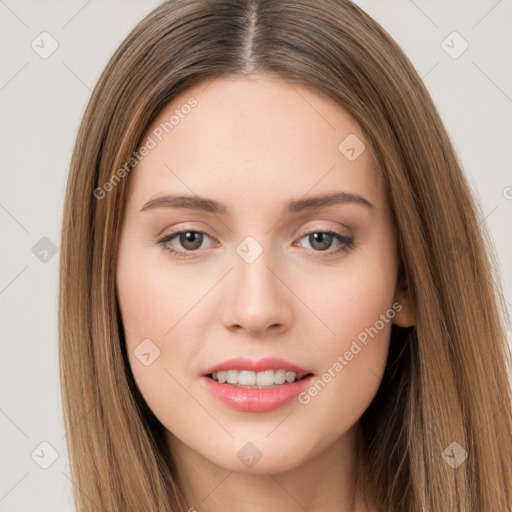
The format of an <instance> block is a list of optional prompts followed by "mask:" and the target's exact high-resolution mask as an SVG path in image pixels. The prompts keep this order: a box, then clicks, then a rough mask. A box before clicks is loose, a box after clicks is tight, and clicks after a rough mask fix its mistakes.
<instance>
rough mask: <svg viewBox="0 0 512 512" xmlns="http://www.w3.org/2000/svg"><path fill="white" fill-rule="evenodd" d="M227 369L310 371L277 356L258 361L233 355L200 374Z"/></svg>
mask: <svg viewBox="0 0 512 512" xmlns="http://www.w3.org/2000/svg"><path fill="white" fill-rule="evenodd" d="M227 370H249V371H252V372H264V371H265V370H286V371H287V372H295V373H306V374H308V373H312V372H311V371H309V370H306V369H304V368H301V367H300V366H297V365H296V364H293V363H290V362H289V361H285V360H284V359H279V358H278V357H265V358H263V359H260V360H258V361H253V360H252V359H248V358H246V357H235V358H233V359H229V360H227V361H224V362H222V363H220V364H216V365H215V366H212V367H210V368H208V369H206V370H205V371H204V372H203V373H202V375H209V374H210V373H214V372H223V371H227ZM299 382H300V381H299Z"/></svg>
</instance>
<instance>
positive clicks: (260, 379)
mask: <svg viewBox="0 0 512 512" xmlns="http://www.w3.org/2000/svg"><path fill="white" fill-rule="evenodd" d="M305 375H306V374H305V373H295V372H287V371H286V370H265V371H264V372H251V371H248V370H227V371H222V372H215V373H212V378H213V380H216V381H217V382H220V383H221V384H223V383H225V382H227V383H228V384H233V385H235V386H241V387H254V388H260V387H270V386H275V385H276V384H284V383H285V382H287V383H291V382H295V381H298V380H301V379H302V378H303V377H304V376H305Z"/></svg>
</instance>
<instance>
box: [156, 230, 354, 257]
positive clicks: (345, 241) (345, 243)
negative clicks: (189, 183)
mask: <svg viewBox="0 0 512 512" xmlns="http://www.w3.org/2000/svg"><path fill="white" fill-rule="evenodd" d="M183 233H200V234H202V235H206V236H207V237H208V238H210V239H212V240H215V239H214V238H213V237H211V236H210V235H208V233H205V232H204V231H199V230H194V229H185V230H181V231H175V232H174V233H170V234H168V235H164V236H163V237H162V238H161V239H159V240H158V241H157V243H158V244H160V245H162V247H163V249H164V250H166V251H168V252H170V253H171V254H172V255H173V257H176V258H190V257H194V256H192V254H194V253H196V252H198V249H196V250H194V251H177V250H176V249H173V248H171V247H169V246H168V245H166V244H167V243H168V242H170V241H171V240H172V239H173V238H176V237H177V236H179V235H181V234H183ZM314 233H323V234H328V235H333V236H334V237H335V239H337V240H338V241H339V242H341V246H340V247H339V248H338V249H336V250H334V251H329V250H328V249H327V250H325V251H315V250H314V249H310V251H313V252H314V253H321V254H324V253H326V254H327V256H326V257H331V256H336V255H338V254H339V253H342V252H348V251H349V250H351V249H353V247H354V239H353V238H350V237H347V236H344V235H342V234H340V233H338V232H336V231H332V230H329V229H327V230H313V231H308V232H306V233H302V234H301V236H300V238H299V240H302V239H303V238H304V237H306V236H308V235H312V234H314ZM188 253H190V254H188ZM315 257H317V258H320V257H323V256H315Z"/></svg>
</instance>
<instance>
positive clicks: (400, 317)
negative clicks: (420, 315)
mask: <svg viewBox="0 0 512 512" xmlns="http://www.w3.org/2000/svg"><path fill="white" fill-rule="evenodd" d="M395 302H396V303H398V304H399V305H400V306H401V307H400V308H396V309H395V311H396V313H395V317H394V318H393V323H394V324H396V325H398V326H400V327H411V326H412V325H414V324H415V321H416V318H415V314H414V311H413V308H412V301H411V296H410V293H409V289H408V287H407V281H406V279H404V278H400V279H399V280H398V282H397V286H396V290H395V298H394V303H395Z"/></svg>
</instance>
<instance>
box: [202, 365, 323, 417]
mask: <svg viewBox="0 0 512 512" xmlns="http://www.w3.org/2000/svg"><path fill="white" fill-rule="evenodd" d="M227 370H249V371H253V372H263V371H265V370H286V371H290V372H295V373H304V374H306V375H307V376H306V377H304V378H302V379H301V380H299V381H297V382H292V383H286V384H276V385H275V386H273V387H271V388H262V389H255V388H244V387H239V386H233V385H232V384H228V383H227V382H226V383H223V384H221V383H220V382H217V381H215V380H213V379H212V378H210V377H208V375H210V374H212V373H215V372H222V371H227ZM313 378H314V375H313V374H312V372H310V371H309V370H306V369H305V368H302V367H300V366H297V365H296V364H293V363H290V362H289V361H285V360H284V359H279V358H277V357H265V358H263V359H260V360H259V361H253V360H251V359H247V358H244V357H236V358H233V359H229V360H228V361H224V362H222V363H220V364H217V365H215V366H212V367H210V368H208V369H207V370H205V371H204V372H203V373H202V375H201V381H202V383H203V385H204V386H206V388H207V389H208V390H209V391H210V393H212V395H214V396H215V397H216V398H218V399H219V400H220V401H221V402H223V403H224V404H226V405H228V406H230V407H232V408H233V409H236V410H238V411H243V412H268V411H272V410H274V409H277V408H278V407H281V406H283V405H285V404H287V403H288V402H290V401H291V400H293V399H294V398H295V397H296V396H297V395H298V394H300V393H301V391H303V390H304V389H306V388H307V387H308V386H310V385H311V381H312V380H313Z"/></svg>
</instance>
